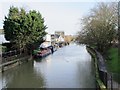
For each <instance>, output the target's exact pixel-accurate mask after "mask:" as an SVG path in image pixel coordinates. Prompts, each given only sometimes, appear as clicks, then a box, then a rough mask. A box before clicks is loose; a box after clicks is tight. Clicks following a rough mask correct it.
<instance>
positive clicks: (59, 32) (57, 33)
mask: <svg viewBox="0 0 120 90" xmlns="http://www.w3.org/2000/svg"><path fill="white" fill-rule="evenodd" d="M55 34H56V35H59V36H62V37H63V38H64V36H65V33H64V31H55Z"/></svg>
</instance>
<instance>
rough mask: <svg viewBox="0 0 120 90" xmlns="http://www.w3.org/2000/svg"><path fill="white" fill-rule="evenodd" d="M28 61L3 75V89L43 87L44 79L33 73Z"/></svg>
mask: <svg viewBox="0 0 120 90" xmlns="http://www.w3.org/2000/svg"><path fill="white" fill-rule="evenodd" d="M33 65H34V64H33V62H32V61H30V62H28V63H25V64H23V65H21V66H18V67H15V68H14V69H11V70H9V71H6V72H4V73H3V77H2V78H3V81H4V83H3V87H8V88H36V87H37V88H39V87H43V86H44V79H43V78H44V77H43V76H42V74H40V73H39V75H38V73H37V72H35V71H34V68H33Z"/></svg>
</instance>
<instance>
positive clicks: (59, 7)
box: [0, 0, 116, 34]
mask: <svg viewBox="0 0 120 90" xmlns="http://www.w3.org/2000/svg"><path fill="white" fill-rule="evenodd" d="M48 1H49V2H48ZM101 1H104V2H105V1H106V2H108V1H116V0H29V1H28V0H22V1H20V0H2V1H1V3H0V28H3V20H4V16H7V14H8V11H9V8H10V6H12V5H13V6H17V7H23V8H25V10H26V11H29V10H37V11H39V12H40V13H41V14H42V16H43V17H44V19H45V24H46V25H47V27H48V29H47V30H46V31H47V32H48V33H50V34H51V33H54V31H64V32H65V34H76V32H77V31H79V30H80V19H81V18H82V17H83V16H84V15H87V14H89V12H90V9H91V8H93V7H95V5H96V4H97V3H98V2H101Z"/></svg>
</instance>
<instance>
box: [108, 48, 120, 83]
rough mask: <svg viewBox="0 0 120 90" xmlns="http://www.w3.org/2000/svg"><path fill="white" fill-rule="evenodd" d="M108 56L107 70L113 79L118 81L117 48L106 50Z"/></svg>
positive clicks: (119, 73) (119, 67)
mask: <svg viewBox="0 0 120 90" xmlns="http://www.w3.org/2000/svg"><path fill="white" fill-rule="evenodd" d="M108 57H109V59H108V60H107V69H108V71H109V72H111V73H113V79H114V80H115V81H117V82H118V83H120V78H119V76H120V66H119V65H120V61H119V57H120V56H118V48H110V49H109V50H108Z"/></svg>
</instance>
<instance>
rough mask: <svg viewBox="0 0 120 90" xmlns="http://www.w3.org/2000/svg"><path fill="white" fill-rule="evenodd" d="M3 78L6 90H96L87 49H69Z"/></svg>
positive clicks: (34, 62) (1, 75) (15, 70)
mask: <svg viewBox="0 0 120 90" xmlns="http://www.w3.org/2000/svg"><path fill="white" fill-rule="evenodd" d="M0 77H1V78H0V87H2V88H95V77H94V68H93V63H92V61H91V56H90V55H89V53H88V52H87V50H86V47H85V46H84V45H75V44H71V45H69V46H65V47H63V48H60V49H58V50H57V51H56V52H54V53H53V54H51V55H49V56H47V57H45V58H43V59H41V60H40V59H39V60H32V61H29V62H27V63H24V64H22V65H19V66H16V67H14V68H12V69H9V70H7V71H5V72H4V73H2V74H0Z"/></svg>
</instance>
